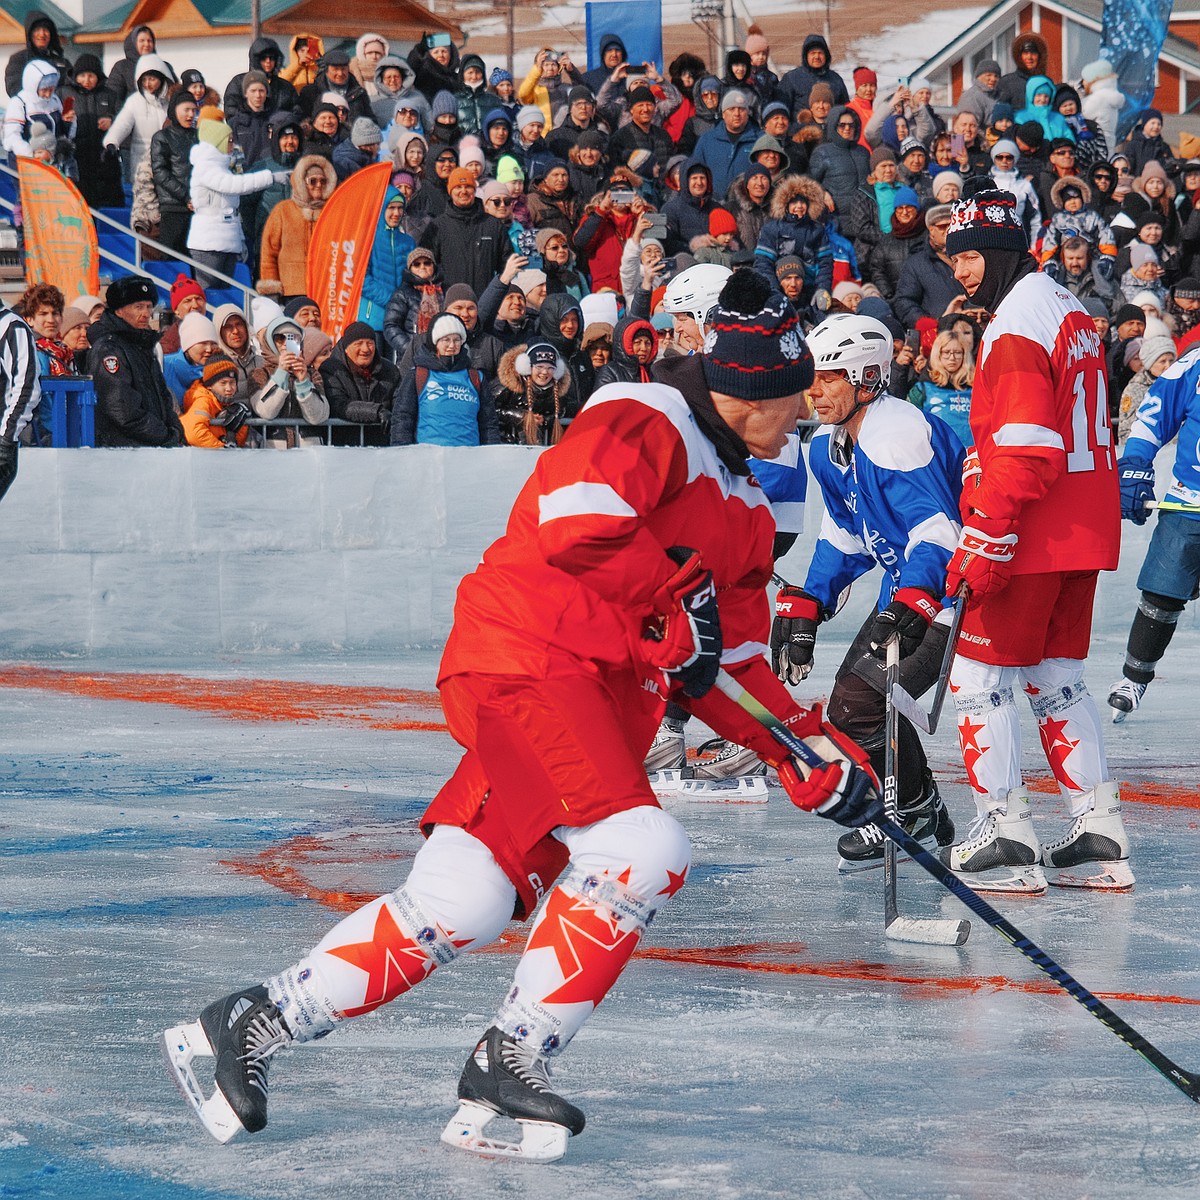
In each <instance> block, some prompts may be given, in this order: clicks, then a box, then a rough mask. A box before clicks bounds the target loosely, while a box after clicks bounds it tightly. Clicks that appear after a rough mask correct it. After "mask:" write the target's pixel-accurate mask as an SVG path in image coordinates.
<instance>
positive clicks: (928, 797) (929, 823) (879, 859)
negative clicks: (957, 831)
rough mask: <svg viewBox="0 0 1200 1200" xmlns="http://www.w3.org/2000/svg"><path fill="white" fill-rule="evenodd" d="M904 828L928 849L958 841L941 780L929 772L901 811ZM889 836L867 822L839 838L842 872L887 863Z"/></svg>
mask: <svg viewBox="0 0 1200 1200" xmlns="http://www.w3.org/2000/svg"><path fill="white" fill-rule="evenodd" d="M898 815H899V817H900V824H901V826H902V827H903V828H904V831H905V832H906V833H908V834H909V835H910V836H911V837H914V838H916V839H917V841H918V842H920V843H921V845H922V846H924V847H925V849H926V850H934V849H936V848H937V847H938V846H949V845H950V843H951V842H953V841H954V822H953V821H952V820H951V819H950V813H949V811H948V810H947V808H946V805H945V804H944V803H943V802H942V796H941V793H940V792H939V791H938V786H937V782H936V781H935V780H934V778H933V774H932V773H931V772H930V771H928V770H927V771H926V772H925V788H924V791H923V792H922V794H921V796H920V798H919V799H918V800H917V802H916V803H915V804H914V805H912V806H911V807H909V808H907V809H904V808H902V809H901V810H900V812H899V814H898ZM886 841H887V838H885V837H884V835H883V832H882V830H880V828H879V826H878V825H864V826H863V827H862V828H861V829H852V830H851V831H850V832H849V833H844V834H842V836H841V837H840V838H838V844H837V847H838V854H839V855H840V858H839V859H838V870H839V871H840V872H842V874H847V873H849V872H852V871H866V870H869V869H870V868H871V867H881V866H883V847H884V843H885V842H886Z"/></svg>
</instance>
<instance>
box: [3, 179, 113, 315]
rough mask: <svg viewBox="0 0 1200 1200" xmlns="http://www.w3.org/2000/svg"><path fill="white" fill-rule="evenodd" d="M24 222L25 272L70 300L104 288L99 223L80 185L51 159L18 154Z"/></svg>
mask: <svg viewBox="0 0 1200 1200" xmlns="http://www.w3.org/2000/svg"><path fill="white" fill-rule="evenodd" d="M17 174H18V175H19V176H20V180H21V214H22V220H23V221H24V226H25V275H26V278H28V279H30V280H31V281H33V282H34V283H50V284H53V285H54V286H55V287H56V288H58V290H59V291H60V292H62V294H63V295H64V296H65V297H66V300H67V303H68V304H70V302H71V300H72V299H74V297H76V296H78V295H81V294H82V295H88V296H95V295H97V294H98V293H99V291H100V247H99V244H98V243H97V241H96V223H95V221H93V220H92V214H91V212H90V211H89V210H88V206H87V201H86V200H84V198H83V196H82V195H80V192H79V189H78V188H77V187H76V186H75V185H74V184H73V183H72V182H71V181H70V180H69V179H67V178H66V176H65V175H63V174H62V173H61V172H59V171H56V170H55V169H54V168H53V167H52V166H50V165H49V164H48V163H44V162H41V161H39V160H38V159H36V158H18V159H17Z"/></svg>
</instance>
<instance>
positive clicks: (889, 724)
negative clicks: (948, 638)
mask: <svg viewBox="0 0 1200 1200" xmlns="http://www.w3.org/2000/svg"><path fill="white" fill-rule="evenodd" d="M899 676H900V639H899V637H898V636H893V637H891V638H889V639H888V643H887V676H886V683H885V684H884V704H885V710H884V711H885V713H886V716H885V717H884V742H883V776H884V778H883V807H884V811H885V812H886V813H887V817H888V820H889V821H891V822H893V823H896V824H898V822H899V816H898V813H897V806H898V795H899V779H898V772H897V769H896V747H897V742H898V740H899V736H900V714H899V713H898V712H897V711H896V706H895V704H894V703H893V697H894V693H895V691H896V690H897V688H898V687H899V686H900V685H899V683H898V682H897V681H898V679H899ZM883 932H884V935H885V936H886V937H889V938H891V939H892V941H895V942H918V943H920V944H922V945H930V946H961V945H962V944H963V942H965V941H966V940H967V938H968V937H969V936H970V933H971V922H970V921H965V920H964V921H953V920H943V919H938V918H921V917H904V916H901V915H900V909H899V904H898V902H897V898H896V843H895V842H894V841H892V839H891V838H889V839H888V840H887V841H886V842H884V844H883Z"/></svg>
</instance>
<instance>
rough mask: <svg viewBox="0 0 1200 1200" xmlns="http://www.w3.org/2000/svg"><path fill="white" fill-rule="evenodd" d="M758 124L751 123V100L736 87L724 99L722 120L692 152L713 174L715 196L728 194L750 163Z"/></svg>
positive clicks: (756, 138) (757, 135)
mask: <svg viewBox="0 0 1200 1200" xmlns="http://www.w3.org/2000/svg"><path fill="white" fill-rule="evenodd" d="M758 137H759V130H758V127H757V126H755V125H752V124H751V123H750V101H749V99H748V97H747V95H746V93H745V92H741V91H738V90H736V89H734V90H731V91H728V92H726V93H725V95H724V97H723V98H722V100H721V123H720V124H719V125H717V126H716V127H714V128H713V129H711V130H710V131H709V132H708V133H706V134H705V135H704V136H703V137H702V138H701V139H700V140H699V141H698V142H697V143H696V149H695V151H694V152H693V154H692V159H693V161H694V162H699V163H703V164H704V165H705V166H706V167H707V168H708V169H709V172H710V174H711V175H712V190H713V195H714V196H724V195H725V193H726V192H727V191H728V190H729V185H730V184H731V183H732V182H733V181H734V180H735V179H736V178H737V177H738V176H739V175H742V174H744V173H745V172H746V170H747V169H748V168H749V167H750V152H751V151H752V150H753V149H754V143H755V142H757V141H758Z"/></svg>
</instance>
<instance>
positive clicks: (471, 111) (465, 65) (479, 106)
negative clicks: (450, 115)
mask: <svg viewBox="0 0 1200 1200" xmlns="http://www.w3.org/2000/svg"><path fill="white" fill-rule="evenodd" d="M460 75H461V78H462V86H461V87H460V88H459V89H458V90H457V91H456V92H455V93H454V99H455V101H456V102H457V104H458V127H459V129H460V130H461V131H462V132H463V133H464V134H467V133H470V134H477V135H482V133H483V127H484V121H485V119H486V118H487V115H488V113H490V112H491V111H492V109H493V108H495V107H496V98H495V97H494V96H493V95H492V94H491V92H489V91H488V88H487V67H486V65H485V64H484V61H483V59H482V58H480V57H479V55H478V54H467V55H465V56H464V57H463V60H462V69H461V71H460Z"/></svg>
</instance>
